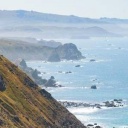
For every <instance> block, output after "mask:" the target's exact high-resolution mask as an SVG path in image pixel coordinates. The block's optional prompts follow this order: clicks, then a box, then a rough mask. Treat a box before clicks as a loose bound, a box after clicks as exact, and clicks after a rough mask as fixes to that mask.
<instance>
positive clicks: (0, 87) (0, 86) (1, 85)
mask: <svg viewBox="0 0 128 128" xmlns="http://www.w3.org/2000/svg"><path fill="white" fill-rule="evenodd" d="M5 89H6V87H5V82H4V80H3V77H2V76H1V75H0V91H4V90H5Z"/></svg>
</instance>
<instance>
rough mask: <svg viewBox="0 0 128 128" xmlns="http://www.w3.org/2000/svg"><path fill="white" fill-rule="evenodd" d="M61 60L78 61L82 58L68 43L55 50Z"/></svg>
mask: <svg viewBox="0 0 128 128" xmlns="http://www.w3.org/2000/svg"><path fill="white" fill-rule="evenodd" d="M56 49H57V52H58V54H59V56H60V58H61V59H66V60H80V59H82V58H84V57H83V56H82V54H81V52H80V51H79V50H78V49H77V47H76V45H75V44H72V43H68V44H64V45H61V46H59V47H57V48H56Z"/></svg>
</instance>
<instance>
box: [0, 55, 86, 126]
mask: <svg viewBox="0 0 128 128" xmlns="http://www.w3.org/2000/svg"><path fill="white" fill-rule="evenodd" d="M0 127H1V128H85V126H83V125H82V124H81V122H80V121H78V120H77V119H76V118H75V117H74V116H73V115H72V114H71V113H69V112H68V111H67V110H66V109H65V108H64V107H62V106H61V105H60V104H59V103H58V102H57V101H56V100H55V99H53V98H52V96H51V95H50V94H49V93H48V92H46V91H45V90H43V89H41V88H39V87H38V86H37V85H36V84H35V83H34V82H33V81H32V80H31V79H30V78H29V77H28V76H27V75H26V74H25V73H23V72H22V71H21V70H19V69H18V67H17V66H15V65H14V64H12V63H11V62H9V61H8V60H7V59H6V58H4V57H3V56H2V55H1V56H0Z"/></svg>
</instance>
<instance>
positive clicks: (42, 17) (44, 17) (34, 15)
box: [0, 10, 128, 23]
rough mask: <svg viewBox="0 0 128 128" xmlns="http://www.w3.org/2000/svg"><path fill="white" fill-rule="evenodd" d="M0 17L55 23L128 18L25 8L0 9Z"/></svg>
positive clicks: (93, 21)
mask: <svg viewBox="0 0 128 128" xmlns="http://www.w3.org/2000/svg"><path fill="white" fill-rule="evenodd" d="M0 17H1V20H4V19H12V18H13V19H14V20H15V19H17V20H18V19H20V20H31V21H42V22H56V23H122V22H123V23H128V19H118V18H106V17H104V18H100V19H91V18H84V17H78V16H74V15H70V16H66V15H57V14H49V13H41V12H36V11H25V10H0Z"/></svg>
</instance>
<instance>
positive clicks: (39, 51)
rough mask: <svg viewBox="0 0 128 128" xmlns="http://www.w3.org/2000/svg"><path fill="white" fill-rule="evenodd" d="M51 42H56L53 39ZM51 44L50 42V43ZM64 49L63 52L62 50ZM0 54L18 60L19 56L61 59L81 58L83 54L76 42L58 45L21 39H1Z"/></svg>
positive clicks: (35, 58) (24, 57) (48, 59)
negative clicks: (52, 45) (45, 44)
mask: <svg viewBox="0 0 128 128" xmlns="http://www.w3.org/2000/svg"><path fill="white" fill-rule="evenodd" d="M51 43H53V44H54V43H55V42H54V41H52V42H51ZM48 44H49V43H48ZM60 49H63V52H60ZM0 54H3V55H4V56H5V57H7V58H9V59H10V60H12V61H16V60H18V59H19V58H22V59H25V60H45V61H54V62H55V61H60V60H62V59H67V60H79V59H82V58H83V56H82V54H81V52H79V50H78V49H77V47H76V46H75V45H74V44H71V43H68V44H64V45H59V46H57V47H49V46H48V45H47V46H44V45H43V44H42V43H41V42H39V43H30V42H25V41H20V40H12V39H0Z"/></svg>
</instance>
